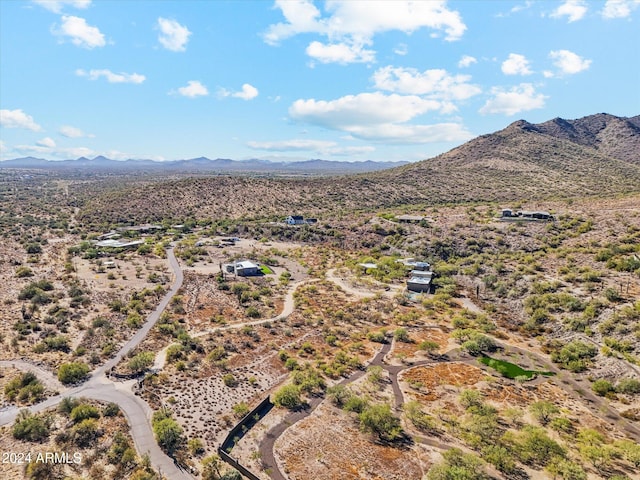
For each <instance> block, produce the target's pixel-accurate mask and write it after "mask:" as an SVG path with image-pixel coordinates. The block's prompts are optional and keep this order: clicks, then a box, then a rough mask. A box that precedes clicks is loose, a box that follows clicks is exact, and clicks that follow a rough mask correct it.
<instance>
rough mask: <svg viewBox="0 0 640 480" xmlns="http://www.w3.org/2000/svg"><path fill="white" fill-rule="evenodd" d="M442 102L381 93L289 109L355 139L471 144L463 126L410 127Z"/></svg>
mask: <svg viewBox="0 0 640 480" xmlns="http://www.w3.org/2000/svg"><path fill="white" fill-rule="evenodd" d="M442 108H443V104H442V102H439V101H436V100H432V99H428V98H422V97H420V96H417V95H398V94H391V95H386V94H384V93H381V92H375V93H360V94H358V95H347V96H344V97H341V98H338V99H336V100H331V101H325V100H315V99H306V100H303V99H300V100H296V101H295V102H294V103H293V104H292V105H291V106H290V107H289V115H290V116H291V118H292V119H294V120H298V121H302V122H307V123H310V124H315V125H319V126H322V127H325V128H330V129H333V130H338V131H342V132H346V133H349V134H351V136H352V137H356V138H361V139H366V140H371V141H385V142H391V143H427V142H434V141H445V140H446V141H458V140H468V139H469V138H472V135H471V134H470V133H469V132H468V131H466V129H465V128H464V127H463V126H462V125H459V124H454V123H451V124H438V125H409V124H407V123H406V122H409V121H411V120H412V119H414V118H415V117H417V116H419V115H422V114H425V113H427V112H430V111H436V110H441V109H442Z"/></svg>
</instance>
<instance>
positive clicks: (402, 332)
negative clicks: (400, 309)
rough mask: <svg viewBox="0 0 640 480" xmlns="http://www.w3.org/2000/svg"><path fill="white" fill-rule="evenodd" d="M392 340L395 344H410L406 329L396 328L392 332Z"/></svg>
mask: <svg viewBox="0 0 640 480" xmlns="http://www.w3.org/2000/svg"><path fill="white" fill-rule="evenodd" d="M393 338H394V339H395V340H396V342H403V343H410V342H411V338H410V337H409V333H408V332H407V329H406V328H397V329H396V330H395V331H394V332H393Z"/></svg>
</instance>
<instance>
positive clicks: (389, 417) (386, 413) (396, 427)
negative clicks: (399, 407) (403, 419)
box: [358, 403, 402, 441]
mask: <svg viewBox="0 0 640 480" xmlns="http://www.w3.org/2000/svg"><path fill="white" fill-rule="evenodd" d="M358 420H359V421H360V428H361V429H362V430H363V431H365V432H371V433H373V434H375V435H377V437H378V439H380V440H385V441H394V440H397V439H398V438H399V437H400V436H401V434H402V427H401V425H400V419H399V418H398V417H396V416H394V415H393V414H392V413H391V407H390V406H389V405H388V404H386V403H385V404H382V405H371V406H369V407H367V408H365V409H364V410H363V411H362V412H360V414H358Z"/></svg>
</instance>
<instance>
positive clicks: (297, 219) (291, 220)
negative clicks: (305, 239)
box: [284, 215, 305, 225]
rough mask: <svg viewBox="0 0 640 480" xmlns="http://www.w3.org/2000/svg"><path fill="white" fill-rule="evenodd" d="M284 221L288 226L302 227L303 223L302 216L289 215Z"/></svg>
mask: <svg viewBox="0 0 640 480" xmlns="http://www.w3.org/2000/svg"><path fill="white" fill-rule="evenodd" d="M284 221H285V222H286V223H288V224H289V225H302V224H303V223H305V222H304V217H303V216H302V215H289V216H288V217H287V218H286V219H285V220H284Z"/></svg>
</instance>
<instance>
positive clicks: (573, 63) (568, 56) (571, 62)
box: [549, 50, 591, 75]
mask: <svg viewBox="0 0 640 480" xmlns="http://www.w3.org/2000/svg"><path fill="white" fill-rule="evenodd" d="M549 58H551V59H552V60H553V64H554V65H555V66H556V67H558V69H559V73H560V74H561V75H573V74H575V73H579V72H582V71H584V70H588V69H589V66H590V65H591V60H586V59H584V58H582V57H581V56H579V55H577V54H575V53H573V52H570V51H569V50H553V51H551V52H550V53H549Z"/></svg>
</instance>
